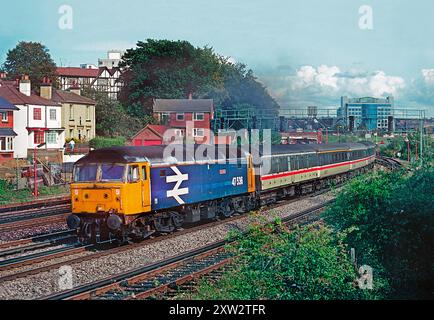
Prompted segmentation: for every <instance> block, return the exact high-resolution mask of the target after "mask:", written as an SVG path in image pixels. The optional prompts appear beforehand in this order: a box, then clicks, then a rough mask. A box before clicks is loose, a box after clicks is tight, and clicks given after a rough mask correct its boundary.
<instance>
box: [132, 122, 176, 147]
mask: <svg viewBox="0 0 434 320" xmlns="http://www.w3.org/2000/svg"><path fill="white" fill-rule="evenodd" d="M168 129H169V127H166V126H160V125H151V124H150V125H148V126H147V127H146V128H144V129H143V130H141V131H140V132H139V133H137V134H136V135H135V136H134V137H132V138H131V140H130V143H129V145H130V146H134V147H141V146H159V145H162V144H163V137H164V133H165V132H166V130H168Z"/></svg>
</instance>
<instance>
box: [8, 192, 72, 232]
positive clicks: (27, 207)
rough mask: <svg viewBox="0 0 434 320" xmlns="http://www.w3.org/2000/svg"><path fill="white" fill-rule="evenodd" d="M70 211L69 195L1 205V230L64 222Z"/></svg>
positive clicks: (14, 229)
mask: <svg viewBox="0 0 434 320" xmlns="http://www.w3.org/2000/svg"><path fill="white" fill-rule="evenodd" d="M70 212H71V205H70V198H69V197H61V198H54V199H44V200H38V201H34V202H29V203H23V204H14V205H7V206H1V207H0V232H11V231H16V230H20V229H25V228H30V227H39V226H44V225H47V224H54V223H60V222H64V221H65V219H66V217H67V216H68V214H69V213H70Z"/></svg>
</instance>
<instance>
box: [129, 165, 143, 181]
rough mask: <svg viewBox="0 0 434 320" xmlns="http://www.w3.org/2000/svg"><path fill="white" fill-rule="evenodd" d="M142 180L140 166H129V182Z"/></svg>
mask: <svg viewBox="0 0 434 320" xmlns="http://www.w3.org/2000/svg"><path fill="white" fill-rule="evenodd" d="M139 180H140V175H139V166H129V167H128V182H129V183H135V182H138V181H139Z"/></svg>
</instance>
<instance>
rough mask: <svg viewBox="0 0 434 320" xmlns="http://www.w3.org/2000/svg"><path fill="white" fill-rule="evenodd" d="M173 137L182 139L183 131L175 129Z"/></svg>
mask: <svg viewBox="0 0 434 320" xmlns="http://www.w3.org/2000/svg"><path fill="white" fill-rule="evenodd" d="M175 136H176V137H183V136H184V130H182V129H175Z"/></svg>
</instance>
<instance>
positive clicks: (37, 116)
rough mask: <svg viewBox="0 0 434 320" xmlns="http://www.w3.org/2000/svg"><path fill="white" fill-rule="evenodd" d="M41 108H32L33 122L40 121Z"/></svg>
mask: <svg viewBox="0 0 434 320" xmlns="http://www.w3.org/2000/svg"><path fill="white" fill-rule="evenodd" d="M41 119H42V115H41V108H34V109H33V120H41Z"/></svg>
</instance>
